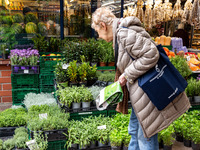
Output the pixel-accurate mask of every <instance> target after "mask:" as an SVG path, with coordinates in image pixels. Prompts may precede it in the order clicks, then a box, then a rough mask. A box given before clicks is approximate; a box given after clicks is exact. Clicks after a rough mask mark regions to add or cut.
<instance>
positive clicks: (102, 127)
mask: <svg viewBox="0 0 200 150" xmlns="http://www.w3.org/2000/svg"><path fill="white" fill-rule="evenodd" d="M97 129H99V130H103V129H106V125H102V126H98V127H97Z"/></svg>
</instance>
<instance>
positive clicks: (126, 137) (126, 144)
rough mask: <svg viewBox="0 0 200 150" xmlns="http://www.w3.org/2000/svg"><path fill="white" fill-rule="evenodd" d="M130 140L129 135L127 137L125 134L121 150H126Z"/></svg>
mask: <svg viewBox="0 0 200 150" xmlns="http://www.w3.org/2000/svg"><path fill="white" fill-rule="evenodd" d="M130 140H131V135H128V133H127V136H125V137H124V140H123V150H128V146H129V143H130Z"/></svg>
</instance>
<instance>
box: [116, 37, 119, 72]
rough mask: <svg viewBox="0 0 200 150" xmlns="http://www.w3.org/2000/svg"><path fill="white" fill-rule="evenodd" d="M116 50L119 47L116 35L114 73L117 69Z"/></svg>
mask: <svg viewBox="0 0 200 150" xmlns="http://www.w3.org/2000/svg"><path fill="white" fill-rule="evenodd" d="M118 49H119V46H118V43H117V35H116V37H115V71H116V69H117V61H118Z"/></svg>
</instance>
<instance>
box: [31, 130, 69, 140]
mask: <svg viewBox="0 0 200 150" xmlns="http://www.w3.org/2000/svg"><path fill="white" fill-rule="evenodd" d="M42 132H43V135H44V136H45V135H47V137H48V138H47V140H48V141H59V140H66V135H64V134H63V133H65V134H67V133H68V129H59V130H50V131H42ZM33 133H34V131H29V134H30V137H31V138H32V139H33Z"/></svg>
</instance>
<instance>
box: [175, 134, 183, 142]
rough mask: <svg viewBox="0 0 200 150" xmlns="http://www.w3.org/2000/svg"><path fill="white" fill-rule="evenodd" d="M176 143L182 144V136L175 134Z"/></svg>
mask: <svg viewBox="0 0 200 150" xmlns="http://www.w3.org/2000/svg"><path fill="white" fill-rule="evenodd" d="M176 141H178V142H183V136H182V135H180V134H178V133H176Z"/></svg>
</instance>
